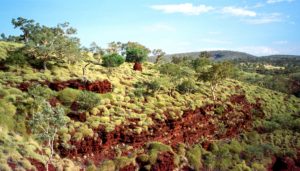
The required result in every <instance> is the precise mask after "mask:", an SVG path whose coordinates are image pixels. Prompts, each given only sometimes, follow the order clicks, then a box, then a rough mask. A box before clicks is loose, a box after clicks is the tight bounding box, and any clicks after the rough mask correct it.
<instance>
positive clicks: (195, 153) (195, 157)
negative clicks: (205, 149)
mask: <svg viewBox="0 0 300 171" xmlns="http://www.w3.org/2000/svg"><path fill="white" fill-rule="evenodd" d="M186 157H187V159H188V161H189V163H190V164H191V165H192V166H193V168H194V169H195V170H196V171H198V170H200V168H201V167H202V163H201V148H200V147H199V146H198V145H196V146H195V147H193V148H191V149H190V150H189V151H188V152H187V154H186Z"/></svg>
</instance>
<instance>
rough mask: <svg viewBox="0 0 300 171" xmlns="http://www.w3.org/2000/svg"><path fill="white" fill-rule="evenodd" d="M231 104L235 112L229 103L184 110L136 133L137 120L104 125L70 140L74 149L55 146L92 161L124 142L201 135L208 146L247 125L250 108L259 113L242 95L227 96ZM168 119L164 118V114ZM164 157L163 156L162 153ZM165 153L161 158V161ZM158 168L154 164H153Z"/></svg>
mask: <svg viewBox="0 0 300 171" xmlns="http://www.w3.org/2000/svg"><path fill="white" fill-rule="evenodd" d="M229 100H230V101H231V102H232V103H233V104H235V105H239V106H240V107H239V109H238V111H236V110H237V109H235V108H234V107H232V106H228V107H226V109H225V110H224V112H223V113H222V114H219V115H217V114H213V115H210V114H208V112H211V111H214V110H215V108H216V106H215V105H213V104H210V105H206V106H204V107H202V108H199V109H196V110H194V111H193V110H188V111H185V112H184V114H183V115H182V117H181V118H180V119H176V120H174V119H167V120H164V121H160V120H155V118H154V117H153V121H154V124H153V125H152V126H150V127H149V128H148V131H144V132H142V133H140V134H138V133H136V132H133V131H132V130H133V129H134V128H135V127H136V122H138V120H137V121H136V120H128V123H127V124H126V125H121V126H119V127H116V128H115V130H114V131H111V132H106V130H105V128H104V127H99V128H97V129H95V130H94V132H95V133H97V135H98V137H96V138H90V137H87V138H84V140H82V141H75V140H71V141H70V142H69V144H70V145H72V146H73V147H74V148H72V149H65V148H64V147H62V146H59V147H58V149H59V151H60V153H61V155H62V156H64V157H69V158H73V157H82V156H86V157H87V158H89V159H91V160H94V161H95V162H96V163H99V162H101V161H102V160H103V159H112V158H113V157H115V156H116V154H115V150H114V147H115V146H117V145H118V146H120V145H121V144H127V145H130V146H133V147H134V148H140V147H142V146H143V145H144V144H146V143H147V142H150V141H159V142H162V143H165V144H169V145H176V144H178V143H186V144H195V143H199V140H200V139H201V137H206V138H207V139H208V141H206V142H204V144H203V147H204V148H206V147H208V146H209V144H210V143H209V140H212V139H223V138H229V137H233V136H235V135H236V134H238V133H240V132H241V131H243V130H245V129H248V128H249V127H251V123H252V118H253V116H252V115H253V114H252V112H251V111H252V110H253V109H255V110H256V111H257V113H259V114H262V110H261V108H260V104H259V103H258V102H257V103H256V104H250V103H249V102H248V101H247V100H246V98H245V96H244V95H235V96H232V97H231V98H230V99H229ZM167 118H168V117H167ZM218 121H224V123H225V127H226V129H225V131H224V132H220V128H219V124H218V123H219V122H218ZM163 156H164V155H163ZM165 157H166V158H167V156H164V157H162V160H164V158H165ZM157 167H158V166H157Z"/></svg>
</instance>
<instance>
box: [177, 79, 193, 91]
mask: <svg viewBox="0 0 300 171" xmlns="http://www.w3.org/2000/svg"><path fill="white" fill-rule="evenodd" d="M176 90H177V91H178V92H179V93H181V94H185V93H195V92H196V91H197V86H196V84H195V83H194V82H193V81H192V80H184V81H183V82H182V83H180V84H178V85H177V86H176Z"/></svg>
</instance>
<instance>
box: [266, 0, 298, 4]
mask: <svg viewBox="0 0 300 171" xmlns="http://www.w3.org/2000/svg"><path fill="white" fill-rule="evenodd" d="M293 1H294V0H267V3H268V4H274V3H280V2H293Z"/></svg>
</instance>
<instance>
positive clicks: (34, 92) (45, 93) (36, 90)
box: [28, 84, 55, 99]
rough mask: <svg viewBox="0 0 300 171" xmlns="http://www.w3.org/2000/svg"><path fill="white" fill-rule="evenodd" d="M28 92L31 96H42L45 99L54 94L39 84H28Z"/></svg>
mask: <svg viewBox="0 0 300 171" xmlns="http://www.w3.org/2000/svg"><path fill="white" fill-rule="evenodd" d="M28 94H29V95H30V96H32V97H33V98H37V97H43V98H45V99H50V98H51V97H53V96H54V95H55V93H54V92H53V91H52V90H51V89H50V88H48V87H46V86H42V85H40V84H36V85H32V86H30V87H29V89H28Z"/></svg>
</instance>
